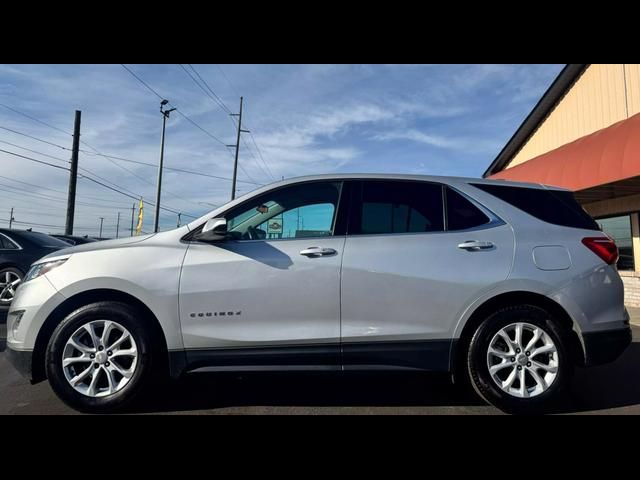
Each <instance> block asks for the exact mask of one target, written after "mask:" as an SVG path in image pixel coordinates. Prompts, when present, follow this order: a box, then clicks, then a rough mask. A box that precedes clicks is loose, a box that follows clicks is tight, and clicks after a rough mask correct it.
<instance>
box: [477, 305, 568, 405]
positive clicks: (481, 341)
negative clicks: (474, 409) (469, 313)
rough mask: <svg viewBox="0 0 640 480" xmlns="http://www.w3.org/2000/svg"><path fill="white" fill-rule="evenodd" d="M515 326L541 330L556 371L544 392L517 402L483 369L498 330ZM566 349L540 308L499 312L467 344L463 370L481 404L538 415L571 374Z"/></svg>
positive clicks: (552, 401) (559, 333)
mask: <svg viewBox="0 0 640 480" xmlns="http://www.w3.org/2000/svg"><path fill="white" fill-rule="evenodd" d="M517 322H525V323H529V324H532V325H535V326H536V327H539V328H541V329H542V330H543V331H544V332H545V333H547V335H549V337H550V338H551V340H552V341H553V343H554V344H555V346H556V349H557V352H558V371H557V375H556V377H555V379H554V380H553V382H552V383H551V385H549V387H548V389H547V390H546V391H544V392H542V393H540V394H538V395H536V396H534V397H530V398H519V397H516V396H513V395H511V394H509V393H507V392H505V391H504V390H502V389H501V388H500V387H499V386H498V385H497V384H496V382H495V381H494V380H493V378H492V377H491V375H490V373H489V366H488V365H487V352H488V348H489V345H490V343H491V340H492V339H493V337H494V336H495V335H496V333H497V332H498V331H499V330H500V329H502V328H504V327H506V326H508V325H511V324H513V323H517ZM567 345H568V341H567V338H566V334H564V333H563V331H562V330H561V328H559V326H558V324H557V322H556V321H555V320H554V318H553V317H552V316H551V315H550V314H549V313H548V312H546V311H545V310H543V309H542V308H539V307H536V306H533V305H519V306H510V307H505V308H502V309H500V310H498V311H497V312H495V313H493V314H492V315H490V316H489V317H488V318H487V319H486V320H485V321H484V322H483V323H482V324H481V325H480V326H479V327H478V329H477V330H476V332H475V333H474V335H473V337H472V339H471V342H470V343H469V349H468V351H467V369H468V374H469V379H470V383H471V384H472V385H473V388H474V389H475V391H476V392H477V393H478V394H479V395H480V396H481V397H482V398H483V399H484V400H485V401H487V402H488V403H490V404H492V405H494V406H495V407H497V408H499V409H501V410H503V411H505V412H508V413H515V414H540V413H545V412H550V411H553V408H554V407H555V406H556V405H557V404H558V402H559V401H560V399H561V398H562V396H563V394H564V391H565V389H566V387H567V385H568V384H569V382H570V379H571V376H572V374H573V362H572V359H571V358H570V355H569V353H568V349H567ZM518 384H519V380H518ZM525 385H526V383H525Z"/></svg>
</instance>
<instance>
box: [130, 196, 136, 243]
mask: <svg viewBox="0 0 640 480" xmlns="http://www.w3.org/2000/svg"><path fill="white" fill-rule="evenodd" d="M135 214H136V204H135V203H134V204H133V207H131V236H132V237H133V217H134V215H135Z"/></svg>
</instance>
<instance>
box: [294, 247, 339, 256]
mask: <svg viewBox="0 0 640 480" xmlns="http://www.w3.org/2000/svg"><path fill="white" fill-rule="evenodd" d="M336 253H338V252H336V251H335V250H334V249H333V248H323V247H309V248H305V249H304V250H301V251H300V255H304V256H305V257H326V256H329V255H335V254H336Z"/></svg>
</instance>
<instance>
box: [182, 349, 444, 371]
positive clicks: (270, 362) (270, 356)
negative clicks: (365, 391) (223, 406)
mask: <svg viewBox="0 0 640 480" xmlns="http://www.w3.org/2000/svg"><path fill="white" fill-rule="evenodd" d="M451 342H452V341H451V340H422V341H409V342H366V343H364V342H357V343H356V342H354V343H343V344H342V345H337V344H335V345H334V344H332V345H303V346H300V345H292V346H277V347H271V346H269V347H251V348H213V349H198V350H180V351H173V352H169V361H170V373H171V377H172V378H177V377H179V376H180V375H181V374H182V373H184V372H264V371H342V370H344V371H369V370H385V371H389V370H392V371H393V370H399V371H402V370H419V371H431V372H447V371H448V370H449V353H450V348H451Z"/></svg>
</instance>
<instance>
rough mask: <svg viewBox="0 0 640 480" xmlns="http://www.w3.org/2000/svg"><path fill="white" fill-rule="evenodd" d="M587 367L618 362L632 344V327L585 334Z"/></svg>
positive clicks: (583, 335)
mask: <svg viewBox="0 0 640 480" xmlns="http://www.w3.org/2000/svg"><path fill="white" fill-rule="evenodd" d="M582 339H583V341H584V351H585V365H586V366H588V367H591V366H595V365H602V364H605V363H610V362H613V361H614V360H616V359H617V358H618V357H619V356H620V355H622V352H624V351H625V349H626V348H627V347H628V346H629V345H630V344H631V327H629V326H628V325H627V326H626V327H623V328H618V329H615V330H603V331H600V332H591V333H583V334H582Z"/></svg>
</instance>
